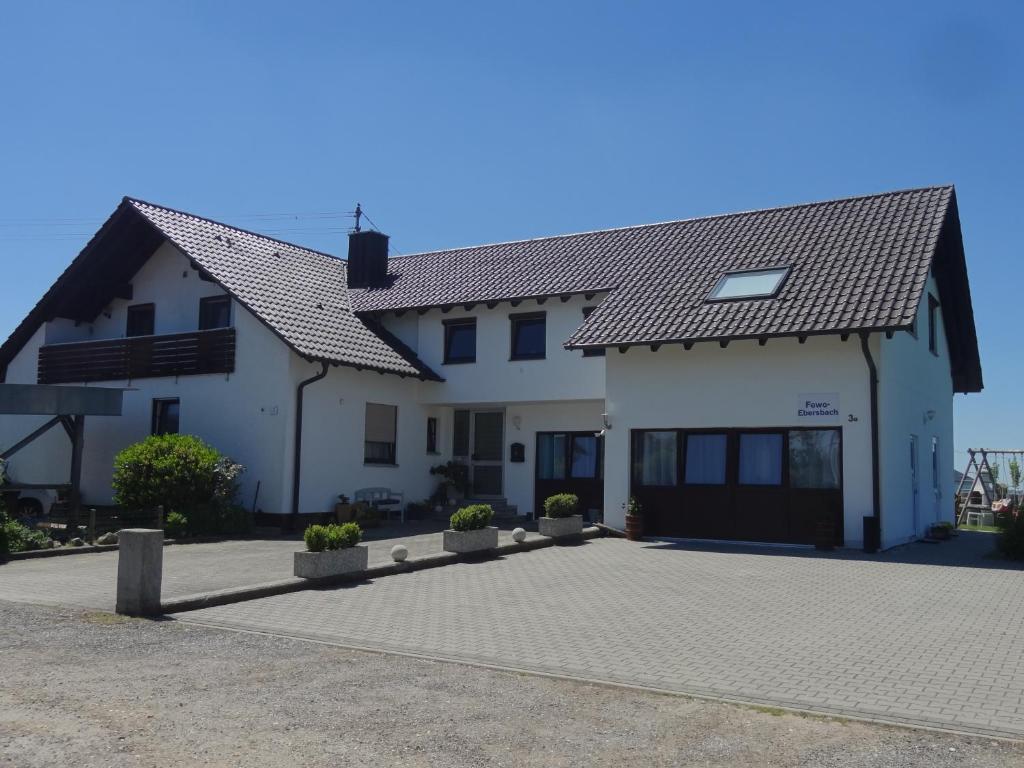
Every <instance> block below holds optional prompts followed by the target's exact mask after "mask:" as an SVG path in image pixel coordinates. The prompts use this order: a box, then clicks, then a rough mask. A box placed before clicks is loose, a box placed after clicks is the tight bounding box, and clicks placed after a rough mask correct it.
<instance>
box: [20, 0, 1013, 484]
mask: <svg viewBox="0 0 1024 768" xmlns="http://www.w3.org/2000/svg"><path fill="white" fill-rule="evenodd" d="M981 6H984V8H982V7H981ZM1022 9H1024V6H1022V5H1021V4H1020V3H1005V4H999V3H974V4H967V3H964V2H955V3H948V2H919V3H906V4H902V3H891V2H886V3H866V2H857V3H842V4H839V3H821V2H813V3H805V4H793V3H764V2H756V3H754V2H752V3H724V2H723V3H700V4H698V3H679V2H663V3H644V2H629V3H625V2H622V3H597V2H586V3H583V2H581V3H555V2H539V3H522V2H516V3H450V4H449V3H445V2H432V3H422V2H409V3H387V2H372V3H341V2H337V3H327V2H324V3H317V2H296V1H292V2H288V3H273V4H271V3H260V2H216V3H206V2H173V3H172V2H159V3H158V2H116V3H114V2H90V3H81V2H74V3H7V4H5V5H4V11H3V23H2V25H0V71H2V72H3V89H2V102H0V103H2V118H0V260H2V267H3V272H2V274H3V281H2V285H3V301H2V302H0V337H5V336H6V335H7V333H8V332H9V331H10V330H11V329H12V328H13V327H14V325H15V324H16V323H17V322H18V321H19V320H20V319H21V318H22V317H23V316H24V315H25V313H26V312H27V311H28V309H29V308H30V307H31V306H32V305H33V304H34V303H35V301H36V300H37V299H38V298H39V296H40V295H42V293H43V291H45V289H46V288H47V287H48V286H49V285H50V283H51V282H52V281H53V279H54V278H55V277H56V276H57V275H58V274H59V272H60V271H61V270H62V269H63V268H64V266H66V264H67V263H68V261H70V259H71V258H72V257H73V256H74V255H75V253H77V251H78V250H79V249H80V248H81V246H82V245H84V243H85V242H86V240H87V239H88V237H89V236H90V235H91V234H92V232H93V231H94V230H95V229H96V227H97V226H98V225H99V224H100V222H102V220H103V219H104V218H105V217H106V216H107V215H108V214H109V213H110V212H111V211H112V210H113V209H114V207H115V206H116V205H117V203H118V201H119V200H120V198H121V197H122V196H123V195H126V194H127V195H133V196H137V197H142V198H145V199H148V200H152V201H154V202H159V203H163V204H166V205H170V206H174V207H179V208H184V209H186V210H189V211H194V212H196V213H200V214H204V215H207V216H211V217H214V218H221V219H225V220H227V221H228V222H230V223H234V224H237V225H239V226H243V227H248V228H252V229H257V230H261V231H265V232H270V233H274V234H277V235H278V236H280V237H282V238H284V239H289V240H293V241H295V242H298V243H302V244H305V245H309V246H312V247H316V248H320V249H323V250H327V251H330V252H333V253H339V254H341V253H342V252H343V241H344V228H345V227H346V226H347V224H348V222H347V221H346V220H345V219H342V218H338V217H323V216H310V215H309V214H312V213H323V212H334V213H337V212H343V211H348V210H351V209H352V207H353V204H354V203H355V201H357V200H359V201H361V202H362V203H363V205H364V207H365V208H366V210H367V212H368V213H369V215H370V216H371V217H372V219H373V220H374V221H375V222H376V224H377V225H379V227H380V228H381V229H383V230H385V231H386V232H388V233H389V234H390V235H391V236H392V238H393V240H392V242H393V244H394V246H395V247H396V248H397V249H398V250H399V251H401V252H405V253H409V252H413V251H417V250H424V249H431V248H435V247H440V246H459V245H469V244H473V243H480V242H492V241H497V240H507V239H515V238H523V237H534V236H539V235H546V234H557V233H563V232H573V231H580V230H589V229H598V228H603V227H612V226H623V225H628V224H639V223H645V222H651V221H660V220H666V219H675V218H684V217H690V216H697V215H702V214H712V213H721V212H728V211H733V210H740V209H748V208H758V207H765V206H774V205H782V204H787V203H798V202H805V201H809V200H816V199H823V198H829V197H838V196H847V195H854V194H861V193H870V192H879V191H884V190H889V189H897V188H904V187H912V186H921V185H928V184H936V183H948V182H953V183H955V184H956V185H957V191H958V195H959V202H960V211H961V218H962V223H963V230H964V238H965V243H966V247H967V256H968V265H969V269H970V276H971V283H972V288H973V292H974V304H975V315H976V319H977V325H978V333H979V337H980V339H981V352H982V363H983V365H984V370H985V382H986V390H985V392H984V393H983V394H981V395H971V396H969V397H966V398H965V397H962V396H958V397H957V403H956V411H957V424H956V427H957V448H958V450H962V449H963V448H965V447H966V446H968V445H974V446H976V445H980V444H985V445H989V446H995V447H1002V446H1010V447H1016V446H1021V445H1024V418H1022V408H1021V401H1020V394H1019V393H1020V390H1021V383H1022V381H1024V354H1022V348H1021V347H1022V345H1021V340H1022V338H1024V320H1022V319H1021V318H1020V311H1019V302H1020V297H1019V294H1018V291H1019V289H1020V287H1021V284H1022V283H1021V277H1022V268H1021V260H1020V257H1021V243H1022V235H1024V178H1022V170H1024V163H1022V160H1024V46H1022V45H1021V42H1020V39H1019V36H1020V30H1021V29H1022V26H1024V10H1022ZM286 213H287V214H300V215H299V216H298V217H291V218H286V217H283V216H276V217H275V216H265V215H263V214H286ZM961 462H962V457H961V455H960V454H958V456H957V464H958V466H959V465H960V464H961Z"/></svg>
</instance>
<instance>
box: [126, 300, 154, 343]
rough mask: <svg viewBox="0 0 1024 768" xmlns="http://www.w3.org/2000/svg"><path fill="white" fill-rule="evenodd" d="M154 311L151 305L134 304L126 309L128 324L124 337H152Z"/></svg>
mask: <svg viewBox="0 0 1024 768" xmlns="http://www.w3.org/2000/svg"><path fill="white" fill-rule="evenodd" d="M155 316H156V310H155V308H154V306H153V305H152V304H135V305H134V306H131V307H128V323H127V325H126V326H125V331H124V335H125V336H152V335H153V322H154V318H155Z"/></svg>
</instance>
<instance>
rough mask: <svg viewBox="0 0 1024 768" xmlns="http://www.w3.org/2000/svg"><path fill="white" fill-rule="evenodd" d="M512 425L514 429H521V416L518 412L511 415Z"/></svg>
mask: <svg viewBox="0 0 1024 768" xmlns="http://www.w3.org/2000/svg"><path fill="white" fill-rule="evenodd" d="M512 426H513V427H515V428H516V429H522V427H523V417H522V416H520V415H519V414H518V413H517V414H516V415H515V416H513V417H512Z"/></svg>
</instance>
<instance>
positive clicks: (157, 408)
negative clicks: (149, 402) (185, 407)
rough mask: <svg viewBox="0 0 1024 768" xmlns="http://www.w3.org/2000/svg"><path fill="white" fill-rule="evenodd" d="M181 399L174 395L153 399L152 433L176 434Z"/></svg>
mask: <svg viewBox="0 0 1024 768" xmlns="http://www.w3.org/2000/svg"><path fill="white" fill-rule="evenodd" d="M180 414H181V401H180V400H178V398H176V397H167V398H160V399H157V400H154V401H153V434H154V435H176V434H178V421H179V417H180Z"/></svg>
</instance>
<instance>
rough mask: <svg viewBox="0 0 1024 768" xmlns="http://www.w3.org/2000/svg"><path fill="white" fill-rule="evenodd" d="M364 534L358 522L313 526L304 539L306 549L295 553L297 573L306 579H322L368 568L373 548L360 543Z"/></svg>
mask: <svg viewBox="0 0 1024 768" xmlns="http://www.w3.org/2000/svg"><path fill="white" fill-rule="evenodd" d="M362 537H363V530H362V528H360V527H359V524H358V523H343V524H341V525H333V524H332V525H311V526H309V527H308V528H306V532H305V533H304V534H303V538H304V539H305V540H306V551H305V552H296V553H295V575H296V576H298V577H299V578H302V579H321V578H323V577H325V576H337V575H339V574H342V573H351V572H352V571H365V570H366V565H367V563H368V561H369V550H368V549H367V548H366V547H365V546H357V545H358V544H359V540H360V539H361V538H362Z"/></svg>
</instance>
